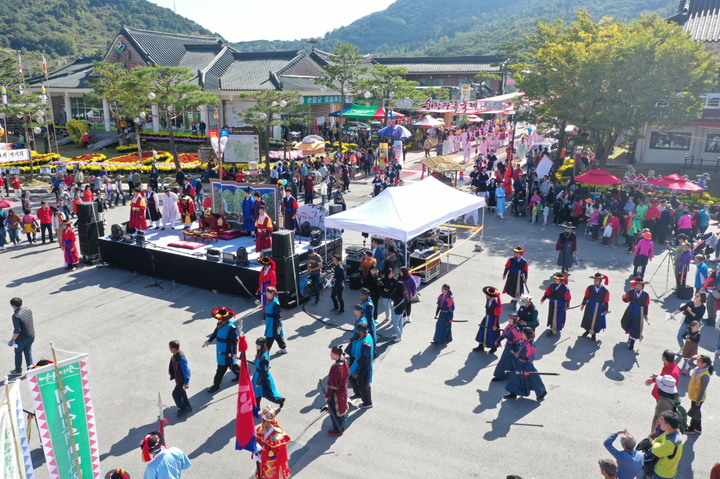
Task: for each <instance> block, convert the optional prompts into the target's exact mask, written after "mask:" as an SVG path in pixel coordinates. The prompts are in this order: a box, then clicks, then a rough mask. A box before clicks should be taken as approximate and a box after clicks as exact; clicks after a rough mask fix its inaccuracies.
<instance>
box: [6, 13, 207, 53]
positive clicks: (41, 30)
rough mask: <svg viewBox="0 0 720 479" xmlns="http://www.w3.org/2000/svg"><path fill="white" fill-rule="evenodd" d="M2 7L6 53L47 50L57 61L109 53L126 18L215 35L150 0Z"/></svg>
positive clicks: (129, 21)
mask: <svg viewBox="0 0 720 479" xmlns="http://www.w3.org/2000/svg"><path fill="white" fill-rule="evenodd" d="M0 11H2V12H3V13H2V15H0V48H1V49H3V50H4V52H5V54H6V55H8V54H12V53H14V51H15V50H21V51H22V52H23V53H25V52H26V51H30V52H32V51H35V52H39V51H42V50H45V51H46V52H47V54H48V56H49V57H50V58H53V59H56V62H55V63H57V62H58V61H59V60H60V59H59V57H73V56H77V55H91V54H97V53H98V51H103V53H104V51H105V49H106V48H107V47H108V46H109V44H110V42H111V41H112V40H113V39H114V38H115V35H117V32H118V31H119V30H120V27H121V26H122V25H123V24H124V25H129V26H132V27H134V28H139V29H146V30H156V31H161V32H172V33H184V34H189V35H192V34H201V35H212V32H210V31H209V30H207V29H205V28H203V27H202V26H200V25H198V24H197V23H195V22H193V21H192V20H189V19H187V18H185V17H183V16H180V15H176V14H175V13H173V12H172V10H170V9H167V8H163V7H159V6H157V5H155V4H154V3H150V2H148V1H147V0H0ZM37 55H38V53H35V55H32V54H31V55H30V56H29V57H30V58H32V57H34V56H37Z"/></svg>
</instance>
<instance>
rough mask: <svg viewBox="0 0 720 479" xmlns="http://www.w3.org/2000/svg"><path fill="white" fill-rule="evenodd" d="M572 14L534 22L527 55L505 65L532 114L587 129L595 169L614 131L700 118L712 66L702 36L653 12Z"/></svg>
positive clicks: (634, 135)
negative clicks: (624, 19)
mask: <svg viewBox="0 0 720 479" xmlns="http://www.w3.org/2000/svg"><path fill="white" fill-rule="evenodd" d="M575 15H576V21H575V22H574V23H571V24H567V25H566V24H564V23H563V21H562V20H555V21H554V22H552V23H544V22H540V23H539V24H538V26H537V31H536V32H535V33H534V34H532V35H530V36H528V37H527V41H528V44H529V48H530V51H529V53H528V55H527V60H526V61H521V62H519V63H517V64H514V65H511V66H510V69H511V71H512V72H513V75H514V77H515V79H516V80H517V83H518V89H519V90H521V91H524V92H525V100H526V101H528V102H529V104H530V105H531V108H532V109H533V110H534V111H535V112H536V113H537V114H538V116H540V117H541V118H543V119H545V118H548V119H553V120H554V121H555V122H556V123H558V124H562V123H567V124H572V125H576V126H578V127H580V128H581V129H583V130H585V131H586V132H588V133H589V134H590V138H589V140H590V144H591V145H592V146H593V147H594V150H595V157H596V159H597V160H598V162H599V165H600V167H604V166H605V163H606V162H607V158H608V156H609V155H610V154H611V153H612V149H613V146H614V145H615V143H616V141H617V139H618V138H619V137H620V135H624V136H625V138H626V139H628V140H630V141H633V140H636V139H638V138H640V137H642V133H641V129H642V127H643V125H645V124H649V125H651V126H653V127H658V128H670V127H677V126H682V125H686V124H688V123H690V122H691V121H693V120H694V119H696V118H697V117H698V113H699V111H700V108H701V102H700V96H701V95H702V94H703V93H705V92H707V91H709V90H710V88H711V87H712V85H713V82H714V79H715V77H716V71H717V70H718V61H717V58H716V57H715V54H713V53H711V52H709V51H707V50H705V47H704V46H703V44H702V43H701V42H695V41H692V40H691V39H690V36H689V35H687V34H685V33H683V31H682V28H680V27H679V26H677V25H674V24H670V23H668V22H666V21H664V20H662V19H661V18H660V17H659V16H658V15H650V16H647V15H644V16H641V18H639V19H638V20H635V21H633V22H632V23H629V24H625V23H620V22H614V21H613V20H612V19H609V18H603V19H602V20H600V21H599V22H597V23H596V22H594V21H592V20H591V18H590V15H589V14H588V13H587V12H586V11H584V10H580V11H578V12H576V13H575Z"/></svg>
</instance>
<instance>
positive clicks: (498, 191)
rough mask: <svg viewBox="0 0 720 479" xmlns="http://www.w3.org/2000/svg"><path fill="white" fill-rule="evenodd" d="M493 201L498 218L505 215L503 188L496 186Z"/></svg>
mask: <svg viewBox="0 0 720 479" xmlns="http://www.w3.org/2000/svg"><path fill="white" fill-rule="evenodd" d="M495 201H497V211H498V214H499V215H500V216H502V215H504V214H505V188H503V187H502V186H498V187H497V188H495Z"/></svg>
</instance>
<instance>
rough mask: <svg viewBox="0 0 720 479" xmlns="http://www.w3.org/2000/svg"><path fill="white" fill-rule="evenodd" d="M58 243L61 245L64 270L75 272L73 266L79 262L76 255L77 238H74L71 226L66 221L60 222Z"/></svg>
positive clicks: (78, 257) (78, 256)
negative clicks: (65, 265)
mask: <svg viewBox="0 0 720 479" xmlns="http://www.w3.org/2000/svg"><path fill="white" fill-rule="evenodd" d="M60 241H61V243H62V249H63V256H64V258H65V263H66V264H67V267H65V269H66V270H67V271H75V270H76V269H77V268H76V267H75V265H76V264H77V263H79V262H80V255H78V247H77V236H75V231H73V229H72V225H71V224H70V221H68V220H65V221H63V222H62V225H61V233H60Z"/></svg>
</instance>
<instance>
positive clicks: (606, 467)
mask: <svg viewBox="0 0 720 479" xmlns="http://www.w3.org/2000/svg"><path fill="white" fill-rule="evenodd" d="M598 464H599V465H600V474H602V477H604V478H606V479H615V478H616V477H617V476H616V475H615V474H616V473H617V468H618V466H617V463H616V462H615V459H600V460H599V461H598Z"/></svg>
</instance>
